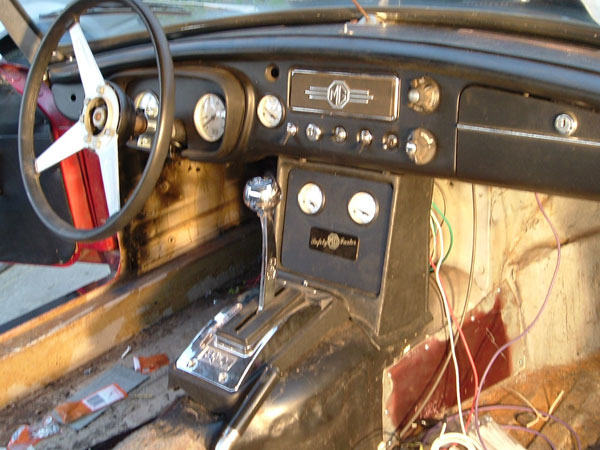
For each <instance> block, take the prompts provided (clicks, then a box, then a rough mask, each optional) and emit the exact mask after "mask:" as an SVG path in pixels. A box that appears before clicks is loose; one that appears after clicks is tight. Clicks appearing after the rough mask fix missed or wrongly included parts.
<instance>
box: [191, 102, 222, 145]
mask: <svg viewBox="0 0 600 450" xmlns="http://www.w3.org/2000/svg"><path fill="white" fill-rule="evenodd" d="M209 97H214V98H216V99H217V100H218V101H219V102H220V104H221V105H222V106H223V111H224V112H225V115H224V117H217V118H216V119H217V120H222V121H223V127H222V128H221V131H220V133H219V135H218V136H217V137H214V136H211V135H209V134H208V133H207V132H206V128H205V126H206V125H205V123H204V120H203V118H202V112H203V111H202V107H201V105H202V103H203V101H205V99H206V98H209ZM226 125H227V106H226V105H225V102H224V101H223V99H222V98H221V97H220V96H219V95H218V94H215V93H214V92H208V93H206V94H204V95H203V96H202V97H200V98H199V99H198V101H197V102H196V106H194V127H195V128H196V131H197V132H198V134H199V135H200V137H201V138H202V139H204V140H205V141H207V142H217V141H218V140H219V139H221V138H222V137H223V136H224V135H225V127H226Z"/></svg>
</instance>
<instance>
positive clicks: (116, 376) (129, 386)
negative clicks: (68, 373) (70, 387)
mask: <svg viewBox="0 0 600 450" xmlns="http://www.w3.org/2000/svg"><path fill="white" fill-rule="evenodd" d="M147 379H148V376H147V375H143V374H139V373H137V372H134V371H133V370H131V369H128V368H127V367H124V366H122V365H120V364H117V365H115V366H113V367H112V368H111V369H109V370H107V371H106V372H104V373H102V374H101V375H100V376H99V377H98V378H96V379H95V380H94V381H92V382H91V383H90V384H88V385H87V386H86V387H84V388H83V389H81V390H79V391H77V392H76V393H75V394H73V395H72V396H71V397H70V398H69V399H67V403H76V404H81V403H80V402H81V401H82V400H84V399H86V398H87V399H90V400H91V399H92V397H94V396H95V394H98V393H99V390H101V389H103V388H105V387H107V386H109V385H113V384H117V385H118V386H119V388H120V389H122V390H123V391H124V392H125V393H128V392H130V391H131V390H133V389H134V388H136V387H137V386H139V385H140V384H142V383H143V382H144V381H146V380H147ZM126 395H127V394H125V396H126ZM96 398H97V397H96ZM111 403H113V402H111ZM106 406H108V404H105V405H104V406H101V407H100V408H97V409H96V410H94V411H92V412H90V413H89V414H86V415H85V416H83V417H81V418H80V419H78V420H75V421H73V422H71V421H69V422H71V423H69V426H71V427H72V428H73V429H74V430H80V429H82V428H84V427H86V426H87V425H89V424H90V423H91V422H92V421H94V420H95V419H97V418H98V416H100V415H101V414H102V413H103V412H104V411H105V410H106Z"/></svg>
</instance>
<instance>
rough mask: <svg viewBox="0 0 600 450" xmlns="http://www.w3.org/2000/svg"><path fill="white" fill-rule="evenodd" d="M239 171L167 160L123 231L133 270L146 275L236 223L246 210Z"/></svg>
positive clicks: (187, 161) (188, 161)
mask: <svg viewBox="0 0 600 450" xmlns="http://www.w3.org/2000/svg"><path fill="white" fill-rule="evenodd" d="M240 170H241V168H240V167H233V166H230V167H226V166H224V165H222V164H208V163H199V162H194V161H190V160H187V159H182V158H178V157H174V158H173V159H169V160H168V161H167V162H166V163H165V167H164V169H163V171H162V174H161V177H160V179H159V181H158V183H157V186H156V189H155V190H154V191H153V192H152V195H151V196H150V198H149V199H148V201H147V202H146V204H145V205H144V209H143V210H142V211H141V212H140V213H139V214H138V215H137V217H136V218H135V219H134V220H133V221H132V223H131V224H130V225H129V226H128V227H127V228H126V229H125V230H124V232H123V238H124V245H125V247H126V248H127V250H128V264H129V266H130V268H131V269H133V271H135V272H137V273H138V274H141V273H145V272H147V271H149V270H151V269H153V268H155V267H157V266H159V265H161V264H163V263H165V262H167V261H170V260H171V259H173V258H174V257H177V256H179V255H182V254H183V253H185V252H186V251H189V250H190V249H191V248H194V247H195V246H197V245H198V244H201V243H202V242H206V241H208V240H209V239H212V238H214V237H215V236H217V235H219V234H220V233H222V232H223V231H224V230H227V229H229V228H231V227H233V226H235V225H238V224H239V223H240V222H241V220H242V218H243V217H244V215H245V214H246V210H245V208H244V207H243V205H242V194H241V192H242V190H241V183H242V182H241V181H240V179H241V174H240Z"/></svg>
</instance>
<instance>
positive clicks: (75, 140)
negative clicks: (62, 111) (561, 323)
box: [35, 121, 87, 173]
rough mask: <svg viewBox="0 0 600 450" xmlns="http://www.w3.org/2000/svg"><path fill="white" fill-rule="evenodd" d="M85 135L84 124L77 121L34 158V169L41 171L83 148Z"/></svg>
mask: <svg viewBox="0 0 600 450" xmlns="http://www.w3.org/2000/svg"><path fill="white" fill-rule="evenodd" d="M86 135H87V131H86V129H85V125H84V124H83V122H81V121H78V122H77V123H76V124H75V125H73V126H72V127H71V128H69V129H68V130H67V131H66V132H65V133H64V134H63V135H62V136H61V137H59V138H58V139H57V140H56V141H54V142H53V143H52V145H50V147H48V148H47V149H46V150H44V152H43V153H42V154H41V155H40V156H38V157H37V158H36V159H35V171H36V172H37V173H42V172H43V171H44V170H46V169H49V168H50V167H52V166H54V165H55V164H58V163H59V162H61V161H62V160H64V159H67V158H68V157H69V156H72V155H74V154H75V153H77V152H78V151H80V150H81V149H83V148H85V142H84V140H85V137H86Z"/></svg>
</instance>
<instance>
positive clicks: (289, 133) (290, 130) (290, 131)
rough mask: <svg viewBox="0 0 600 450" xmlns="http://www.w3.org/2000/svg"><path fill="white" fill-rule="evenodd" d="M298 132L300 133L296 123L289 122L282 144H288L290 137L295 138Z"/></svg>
mask: <svg viewBox="0 0 600 450" xmlns="http://www.w3.org/2000/svg"><path fill="white" fill-rule="evenodd" d="M296 134H298V127H297V126H296V124H293V123H292V122H288V123H287V125H286V127H285V137H284V138H283V141H282V142H281V145H285V144H287V143H288V141H289V140H290V138H293V137H294V136H296Z"/></svg>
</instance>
